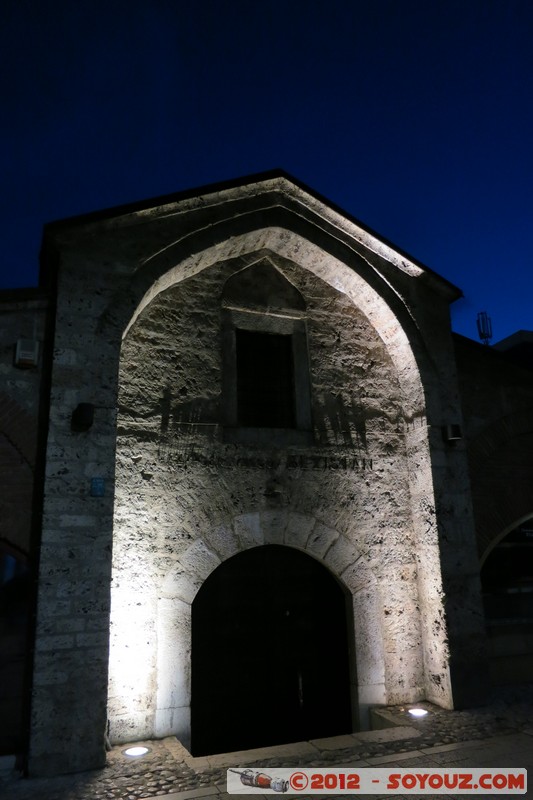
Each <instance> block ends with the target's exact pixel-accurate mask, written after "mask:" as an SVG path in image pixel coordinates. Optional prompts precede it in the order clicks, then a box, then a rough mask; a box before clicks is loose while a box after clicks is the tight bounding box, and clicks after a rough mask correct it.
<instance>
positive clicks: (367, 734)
mask: <svg viewBox="0 0 533 800" xmlns="http://www.w3.org/2000/svg"><path fill="white" fill-rule="evenodd" d="M421 733H422V732H421V731H420V730H418V729H417V728H414V727H411V726H410V725H395V726H394V727H390V728H382V729H381V730H372V731H360V732H358V733H346V734H342V735H341V736H331V737H329V738H325V739H311V740H310V741H308V742H292V743H289V744H278V745H272V746H270V747H256V748H254V749H252V750H236V751H234V752H232V753H216V754H215V755H205V756H196V757H195V756H193V755H192V754H191V753H189V751H188V750H187V748H186V747H184V745H183V744H182V743H181V742H180V741H179V740H178V739H176V738H174V737H168V738H165V740H164V742H165V746H166V747H167V748H168V749H169V750H170V752H171V753H172V754H173V755H174V757H175V758H176V759H178V760H180V761H184V762H185V763H186V764H187V766H189V767H191V769H193V770H194V771H195V772H203V771H206V770H213V769H223V768H225V767H235V766H245V765H247V764H253V763H263V764H264V763H265V762H266V761H268V760H270V759H283V760H285V761H286V760H288V759H293V760H294V763H295V764H296V763H298V761H299V760H301V759H305V761H312V760H315V759H316V760H318V759H320V756H321V755H322V753H324V752H328V751H334V750H347V751H349V750H351V749H352V748H357V747H358V745H361V744H363V743H365V742H367V743H369V744H370V743H376V744H377V743H386V742H397V741H400V740H402V739H413V738H415V737H417V736H420V735H421Z"/></svg>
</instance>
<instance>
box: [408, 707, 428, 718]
mask: <svg viewBox="0 0 533 800" xmlns="http://www.w3.org/2000/svg"><path fill="white" fill-rule="evenodd" d="M409 713H410V714H411V716H412V717H425V716H426V714H429V711H426V709H425V708H410V709H409Z"/></svg>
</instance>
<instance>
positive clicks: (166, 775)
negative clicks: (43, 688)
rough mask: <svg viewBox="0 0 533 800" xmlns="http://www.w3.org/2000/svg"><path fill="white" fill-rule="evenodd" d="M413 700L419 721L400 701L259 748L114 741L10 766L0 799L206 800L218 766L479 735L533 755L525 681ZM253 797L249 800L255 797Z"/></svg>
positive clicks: (377, 758)
mask: <svg viewBox="0 0 533 800" xmlns="http://www.w3.org/2000/svg"><path fill="white" fill-rule="evenodd" d="M419 705H420V706H422V707H425V708H427V709H428V710H430V711H431V713H430V714H428V715H427V716H426V717H424V718H422V719H413V718H411V717H410V716H409V715H408V714H407V709H406V708H405V707H402V706H394V707H388V708H387V709H384V710H383V711H382V713H383V714H384V715H385V717H386V718H387V720H388V721H389V722H390V724H391V725H393V726H397V727H389V728H385V729H383V730H374V731H368V732H364V733H359V734H353V735H349V736H348V735H346V736H339V737H335V738H334V739H321V740H314V741H313V742H310V743H307V742H300V743H297V744H293V745H286V746H283V747H275V748H265V749H263V750H261V751H257V750H256V751H247V752H243V753H238V754H235V753H234V754H224V755H219V756H205V757H200V758H192V757H191V756H190V755H189V753H188V752H187V751H186V750H185V749H184V748H183V747H182V746H181V744H180V743H179V742H178V741H177V740H176V739H175V738H173V737H170V738H167V739H163V740H158V741H150V742H146V743H145V744H146V745H147V746H148V747H149V748H150V752H149V753H148V754H147V755H146V756H144V757H143V758H139V759H129V758H127V757H125V756H124V755H123V750H124V748H125V747H126V746H125V745H122V746H120V747H116V748H114V749H113V750H112V751H111V752H110V753H109V754H108V761H107V765H106V766H105V767H104V768H103V769H101V770H95V771H92V772H85V773H80V774H77V775H66V776H59V777H56V778H34V779H25V778H21V777H20V775H18V773H16V772H15V771H12V772H10V773H8V774H4V776H3V777H2V778H0V797H5V798H6V800H140V799H141V798H149V797H155V796H158V795H169V794H174V793H184V792H186V793H187V794H183V795H182V797H181V798H180V800H186V798H187V795H189V796H193V795H194V796H195V797H200V796H201V795H204V796H205V799H206V800H208V797H209V800H210V796H211V795H216V796H217V797H218V798H220V797H222V795H221V794H220V792H221V791H222V790H223V787H224V786H225V782H226V769H227V767H229V766H243V765H246V766H250V767H253V766H257V767H261V768H263V769H264V768H267V767H283V766H291V767H292V766H302V767H303V766H327V765H349V764H350V765H352V764H360V765H362V766H363V765H368V764H369V763H372V764H374V765H375V764H377V763H378V762H381V763H383V765H384V766H385V763H386V761H388V760H389V759H393V760H395V761H398V762H399V761H401V760H402V759H408V758H409V757H410V754H412V756H413V758H414V757H415V756H416V755H417V756H418V757H421V756H423V753H422V752H421V751H424V753H426V752H427V749H428V748H438V749H435V750H433V751H432V753H438V752H446V750H447V749H449V750H451V749H453V745H455V744H457V743H461V742H463V743H465V746H466V743H468V745H469V747H472V743H474V745H475V744H476V742H478V741H479V743H480V748H478V751H479V752H484V751H483V747H482V743H483V740H487V743H488V742H489V740H492V739H493V737H502V736H503V737H505V735H509V734H522V737H521V738H520V742H523V741H526V748H527V749H528V748H529V737H531V751H532V753H533V684H528V685H526V686H520V687H515V688H512V689H506V690H500V691H498V692H497V693H494V695H493V697H492V699H491V702H490V704H488V705H487V706H484V707H482V708H478V709H474V710H468V711H445V710H443V709H440V708H436V707H435V706H432V705H431V704H430V703H425V702H424V703H420V704H419ZM516 740H517V741H518V737H517V738H516ZM494 741H505V739H504V738H503V739H502V738H500V739H499V740H494ZM508 741H509V742H510V741H511V739H509V740H508ZM513 741H514V740H513ZM487 746H488V744H487ZM456 749H457V748H456ZM487 752H488V751H487ZM405 763H406V764H407V763H408V762H407V761H406V762H405ZM437 763H438V762H437ZM487 765H488V764H487ZM472 766H473V764H472ZM478 766H483V764H479V765H478ZM493 766H500V767H504V766H507V765H506V764H498V765H496V764H494V765H493ZM508 766H517V764H512V765H511V764H509V765H508ZM524 766H525V765H524ZM210 787H211V789H210ZM254 796H255V797H256V798H257V795H254ZM375 797H377V796H375ZM169 800H171V798H169Z"/></svg>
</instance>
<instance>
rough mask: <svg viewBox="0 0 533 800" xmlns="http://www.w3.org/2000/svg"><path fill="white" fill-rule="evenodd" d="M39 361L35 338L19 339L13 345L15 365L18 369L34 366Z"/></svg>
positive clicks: (37, 345) (37, 343)
mask: <svg viewBox="0 0 533 800" xmlns="http://www.w3.org/2000/svg"><path fill="white" fill-rule="evenodd" d="M38 363H39V342H38V341H37V339H19V340H18V342H17V344H16V346H15V366H16V367H19V368H20V369H29V368H30V367H36V366H37V364H38Z"/></svg>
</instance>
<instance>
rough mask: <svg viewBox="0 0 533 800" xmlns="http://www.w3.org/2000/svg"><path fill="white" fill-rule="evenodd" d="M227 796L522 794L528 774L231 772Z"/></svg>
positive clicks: (327, 769) (486, 771)
mask: <svg viewBox="0 0 533 800" xmlns="http://www.w3.org/2000/svg"><path fill="white" fill-rule="evenodd" d="M227 783H228V793H229V794H268V793H272V794H301V793H302V792H305V794H306V795H308V794H337V795H338V794H354V795H357V794H391V795H397V794H400V793H401V794H433V795H434V794H435V793H436V792H437V793H438V794H441V795H454V796H455V795H460V794H486V793H487V792H490V793H491V796H494V797H497V796H498V794H506V795H524V794H526V792H527V770H525V769H507V768H504V767H502V768H501V769H499V768H496V769H494V768H493V769H488V768H487V769H483V768H476V769H420V768H416V769H397V768H393V769H367V768H365V769H360V770H356V769H353V768H350V767H324V768H318V767H311V768H309V769H305V768H302V769H298V768H296V767H295V768H293V769H291V768H290V767H284V768H283V769H281V768H280V769H268V770H265V771H264V772H263V771H262V770H257V769H250V768H248V769H244V768H243V769H228V773H227Z"/></svg>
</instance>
